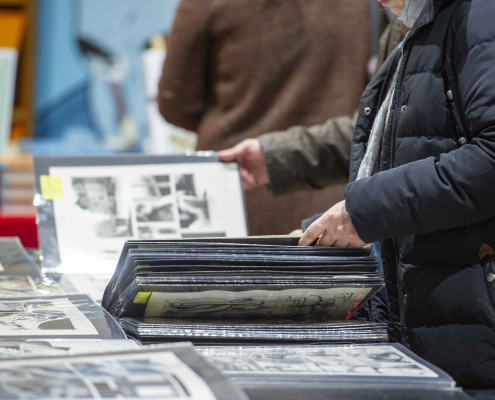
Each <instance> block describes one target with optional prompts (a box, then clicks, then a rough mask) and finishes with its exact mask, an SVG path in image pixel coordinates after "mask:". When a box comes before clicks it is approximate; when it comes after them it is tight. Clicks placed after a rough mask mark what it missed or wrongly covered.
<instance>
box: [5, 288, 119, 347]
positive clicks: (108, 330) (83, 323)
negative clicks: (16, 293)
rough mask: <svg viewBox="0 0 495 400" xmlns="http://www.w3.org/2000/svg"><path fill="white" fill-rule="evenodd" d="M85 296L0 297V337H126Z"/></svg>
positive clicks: (104, 312) (99, 307)
mask: <svg viewBox="0 0 495 400" xmlns="http://www.w3.org/2000/svg"><path fill="white" fill-rule="evenodd" d="M126 338H127V337H126V335H125V334H124V332H123V331H122V328H121V327H120V325H119V324H118V323H117V321H116V320H115V319H114V318H112V316H110V315H109V314H108V313H107V312H106V311H105V310H104V309H103V308H102V307H101V306H99V305H98V304H97V303H96V302H95V301H94V300H92V299H91V298H90V297H88V296H87V295H60V296H38V297H22V298H15V299H13V298H11V297H7V298H5V297H2V298H0V339H10V340H12V339H14V340H19V339H22V340H27V339H126Z"/></svg>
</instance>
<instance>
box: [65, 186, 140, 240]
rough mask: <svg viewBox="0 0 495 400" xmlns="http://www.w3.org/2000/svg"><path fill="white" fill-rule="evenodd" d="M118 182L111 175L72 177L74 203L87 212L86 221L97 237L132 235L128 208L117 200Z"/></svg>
mask: <svg viewBox="0 0 495 400" xmlns="http://www.w3.org/2000/svg"><path fill="white" fill-rule="evenodd" d="M117 188H118V182H117V180H116V179H115V178H112V177H93V178H72V189H73V191H74V193H75V195H76V199H77V200H76V205H77V206H78V207H79V208H80V209H81V210H84V211H86V212H88V214H90V215H88V221H90V222H91V221H92V222H93V224H94V225H93V229H94V231H95V234H96V236H98V237H125V236H132V226H131V221H130V216H129V214H130V210H121V209H120V208H119V205H118V202H117Z"/></svg>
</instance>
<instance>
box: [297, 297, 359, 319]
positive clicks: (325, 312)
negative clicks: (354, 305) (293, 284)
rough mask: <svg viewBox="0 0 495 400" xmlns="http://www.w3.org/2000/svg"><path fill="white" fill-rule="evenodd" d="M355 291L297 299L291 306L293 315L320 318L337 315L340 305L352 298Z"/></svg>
mask: <svg viewBox="0 0 495 400" xmlns="http://www.w3.org/2000/svg"><path fill="white" fill-rule="evenodd" d="M352 296H353V293H341V294H338V295H335V296H332V297H329V298H325V299H323V297H321V296H308V297H304V298H300V299H297V300H296V301H295V303H294V305H293V306H292V307H290V314H291V315H314V316H317V317H319V318H326V317H330V318H332V317H333V316H335V315H336V314H337V313H338V312H339V310H340V307H341V306H342V305H343V304H344V303H345V302H347V301H349V300H350V299H352Z"/></svg>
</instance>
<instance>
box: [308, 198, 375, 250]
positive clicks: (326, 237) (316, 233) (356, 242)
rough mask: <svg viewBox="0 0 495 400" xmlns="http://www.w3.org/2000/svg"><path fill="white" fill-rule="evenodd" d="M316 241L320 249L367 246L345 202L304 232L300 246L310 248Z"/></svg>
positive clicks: (333, 208) (338, 204)
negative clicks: (357, 230) (356, 228)
mask: <svg viewBox="0 0 495 400" xmlns="http://www.w3.org/2000/svg"><path fill="white" fill-rule="evenodd" d="M316 239H318V242H317V243H316V245H317V246H320V247H363V246H366V243H364V242H363V241H362V240H361V239H360V238H359V236H358V234H357V232H356V230H355V229H354V225H353V224H352V220H351V217H350V215H349V213H348V212H347V209H346V208H345V201H341V202H340V203H337V204H336V205H334V206H333V207H332V208H331V209H330V210H328V211H327V212H326V213H325V214H323V215H322V216H321V217H320V218H318V219H317V220H316V221H315V222H313V223H312V224H311V226H310V227H309V228H308V229H307V230H306V232H304V235H303V236H302V238H301V240H300V241H299V246H309V245H310V244H311V243H313V242H314V241H315V240H316Z"/></svg>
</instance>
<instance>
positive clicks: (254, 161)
mask: <svg viewBox="0 0 495 400" xmlns="http://www.w3.org/2000/svg"><path fill="white" fill-rule="evenodd" d="M218 155H219V157H220V160H221V161H224V162H232V161H237V163H238V164H239V172H240V174H241V180H242V186H243V188H244V190H251V189H254V188H257V187H259V186H264V185H266V184H268V182H269V178H268V170H267V169H266V163H265V157H264V155H263V150H262V148H261V144H260V141H259V140H258V139H246V140H244V141H242V142H241V143H239V144H237V145H235V146H234V147H232V148H230V149H227V150H223V151H220V152H219V153H218Z"/></svg>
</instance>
